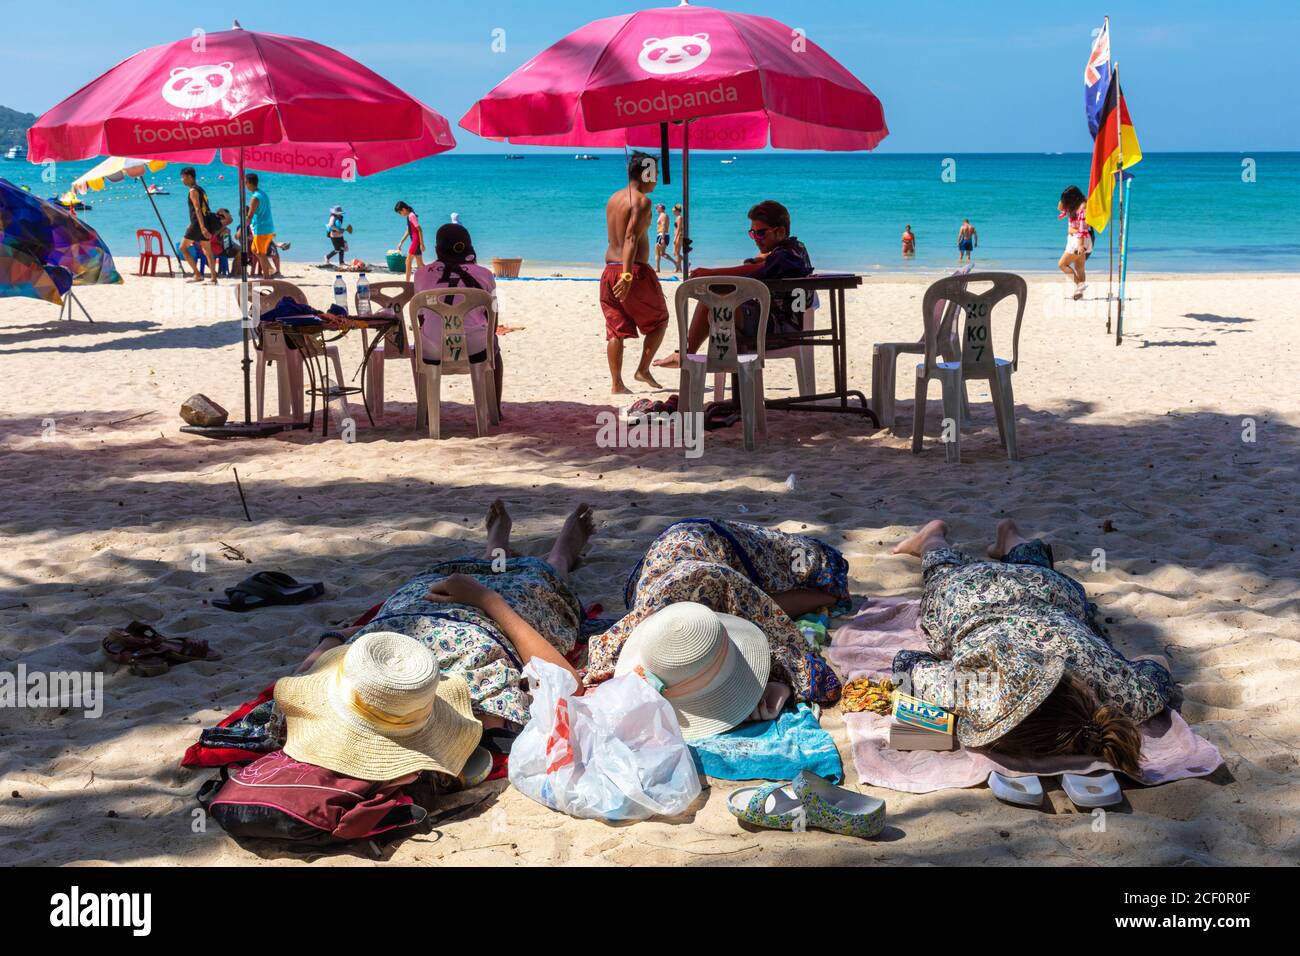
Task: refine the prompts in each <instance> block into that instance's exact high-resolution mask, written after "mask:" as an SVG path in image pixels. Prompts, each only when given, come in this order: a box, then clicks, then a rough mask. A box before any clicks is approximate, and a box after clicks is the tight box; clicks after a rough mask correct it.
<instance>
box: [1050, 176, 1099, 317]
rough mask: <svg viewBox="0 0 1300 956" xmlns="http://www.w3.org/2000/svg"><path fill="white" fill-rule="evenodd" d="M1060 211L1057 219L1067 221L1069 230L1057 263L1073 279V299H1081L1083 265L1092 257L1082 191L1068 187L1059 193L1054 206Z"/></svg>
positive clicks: (1090, 231)
mask: <svg viewBox="0 0 1300 956" xmlns="http://www.w3.org/2000/svg"><path fill="white" fill-rule="evenodd" d="M1056 208H1057V209H1058V210H1060V213H1061V214H1060V215H1059V216H1057V217H1056V218H1057V219H1068V220H1069V228H1068V230H1067V232H1066V237H1065V253H1064V254H1063V255H1062V256H1061V261H1060V262H1059V263H1057V265H1058V266H1059V267H1060V270H1061V271H1062V272H1064V273H1065V274H1066V275H1068V276H1070V277H1071V278H1072V279H1074V298H1075V299H1082V298H1083V290H1084V287H1085V285H1086V283H1085V281H1084V278H1085V274H1084V263H1085V262H1087V261H1088V256H1090V255H1092V229H1091V227H1090V226H1089V225H1088V203H1087V200H1086V199H1084V195H1083V191H1082V190H1081V189H1079V187H1078V186H1070V187H1068V188H1066V190H1065V191H1064V192H1063V193H1061V201H1060V202H1059V203H1057V204H1056Z"/></svg>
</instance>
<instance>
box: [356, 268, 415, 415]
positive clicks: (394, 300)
mask: <svg viewBox="0 0 1300 956" xmlns="http://www.w3.org/2000/svg"><path fill="white" fill-rule="evenodd" d="M413 295H415V284H414V283H412V282H403V281H402V280H401V279H393V280H382V281H379V282H372V283H371V284H370V307H371V310H372V312H373V311H378V310H379V309H392V310H393V313H394V314H395V315H396V316H397V318H398V320H399V322H401V323H405V321H406V320H405V318H404V316H403V312H402V308H403V306H405V305H406V303H407V302H409V301H411V297H412V296H413ZM355 301H356V311H357V314H358V315H360V314H361V300H360V299H359V298H357V299H356V300H355ZM405 339H406V336H405V334H404V330H403V329H402V328H401V327H400V326H399V327H398V328H394V329H391V330H389V331H388V332H387V333H385V335H384V338H383V341H381V342H380V343H379V344H377V345H376V346H375V347H374V350H373V351H371V352H370V354H369V357H368V358H367V359H366V393H365V397H366V407H367V408H369V409H370V414H371V416H373V418H374V419H375V421H376V422H378V421H382V420H383V417H384V364H385V363H386V362H392V361H401V362H406V363H407V364H409V365H410V366H411V381H412V382H413V383H414V385H415V407H416V418H417V422H416V424H417V425H422V424H424V421H423V418H424V402H423V401H422V400H421V398H422V396H421V395H420V383H421V381H422V379H421V376H420V373H419V372H417V371H416V368H415V350H414V349H412V348H411V347H410V346H409V344H408V343H406V341H405ZM369 346H370V336H369V333H368V332H367V331H366V330H365V329H362V330H361V347H362V350H363V352H364V350H365V349H367V348H369Z"/></svg>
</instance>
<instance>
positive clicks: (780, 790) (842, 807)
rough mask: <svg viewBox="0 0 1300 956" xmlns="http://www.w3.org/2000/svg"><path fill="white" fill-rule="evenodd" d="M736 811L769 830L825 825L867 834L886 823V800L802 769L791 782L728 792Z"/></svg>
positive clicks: (799, 829)
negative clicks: (846, 788)
mask: <svg viewBox="0 0 1300 956" xmlns="http://www.w3.org/2000/svg"><path fill="white" fill-rule="evenodd" d="M727 809H728V810H730V811H731V814H732V816H734V817H736V818H737V819H738V820H741V821H743V822H745V823H748V824H750V825H751V826H756V827H764V828H765V829H768V830H790V831H793V832H795V833H802V832H803V831H805V830H810V829H817V830H826V831H828V832H830V833H843V834H845V835H846V836H855V837H862V838H863V839H869V838H871V837H874V836H877V835H878V834H879V833H880V831H881V830H883V829H884V828H885V801H883V800H877V799H876V798H874V797H868V796H866V795H865V794H861V793H854V792H853V791H852V790H845V789H844V788H843V787H837V786H835V784H833V783H831V782H830V781H829V780H825V779H823V778H822V777H819V776H817V774H815V773H810V772H809V771H807V770H801V771H799V774H798V775H797V776H796V777H795V778H794V780H792V781H790V782H789V783H765V784H763V785H762V786H758V787H741V788H740V789H739V790H733V791H732V792H731V793H730V794H728V796H727Z"/></svg>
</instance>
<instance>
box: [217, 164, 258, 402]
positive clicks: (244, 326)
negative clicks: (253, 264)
mask: <svg viewBox="0 0 1300 956" xmlns="http://www.w3.org/2000/svg"><path fill="white" fill-rule="evenodd" d="M239 221H240V223H241V224H242V225H243V228H242V229H241V230H239V327H240V330H241V331H242V332H243V337H244V362H243V366H244V424H245V425H251V424H252V421H253V392H252V369H253V360H252V358H251V357H249V354H248V322H249V316H248V228H249V226H248V204H247V200H246V198H245V194H244V147H242V146H241V147H239ZM212 267H213V268H214V269H215V268H216V263H213V264H212Z"/></svg>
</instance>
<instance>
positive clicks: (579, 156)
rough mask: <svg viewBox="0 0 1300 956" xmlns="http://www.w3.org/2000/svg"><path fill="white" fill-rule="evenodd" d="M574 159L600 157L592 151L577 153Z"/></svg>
mask: <svg viewBox="0 0 1300 956" xmlns="http://www.w3.org/2000/svg"><path fill="white" fill-rule="evenodd" d="M573 158H574V159H600V157H599V156H593V155H591V153H575V154H574V156H573Z"/></svg>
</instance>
